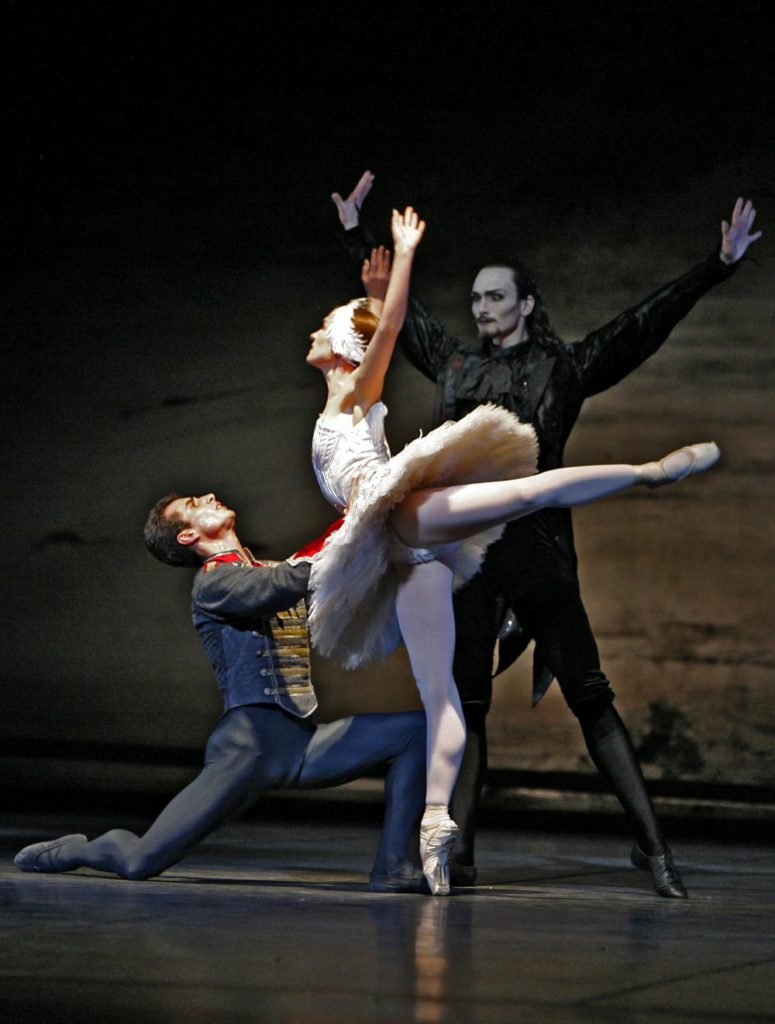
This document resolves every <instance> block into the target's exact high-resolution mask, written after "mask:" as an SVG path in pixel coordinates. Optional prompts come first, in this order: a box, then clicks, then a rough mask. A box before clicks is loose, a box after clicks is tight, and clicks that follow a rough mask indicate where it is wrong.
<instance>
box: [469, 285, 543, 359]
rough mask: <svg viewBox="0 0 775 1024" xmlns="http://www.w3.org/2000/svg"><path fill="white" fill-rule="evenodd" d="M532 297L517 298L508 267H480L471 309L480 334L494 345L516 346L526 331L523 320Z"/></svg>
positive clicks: (527, 314) (524, 320) (472, 292)
mask: <svg viewBox="0 0 775 1024" xmlns="http://www.w3.org/2000/svg"><path fill="white" fill-rule="evenodd" d="M532 309H533V296H532V295H528V296H526V297H525V298H524V299H520V297H519V295H518V294H517V285H516V282H515V281H514V275H513V273H512V271H511V270H510V269H509V268H508V267H482V269H481V270H480V271H479V273H478V274H477V275H476V279H475V280H474V285H473V288H472V289H471V312H472V313H473V317H474V320H475V321H476V329H477V331H478V332H479V337H480V338H481V339H482V340H484V339H488V340H490V341H493V342H494V343H495V344H496V345H503V346H504V347H508V346H509V345H515V344H517V343H518V342H520V341H523V340H524V338H525V336H526V334H525V332H526V319H527V317H528V316H529V315H530V313H531V312H532Z"/></svg>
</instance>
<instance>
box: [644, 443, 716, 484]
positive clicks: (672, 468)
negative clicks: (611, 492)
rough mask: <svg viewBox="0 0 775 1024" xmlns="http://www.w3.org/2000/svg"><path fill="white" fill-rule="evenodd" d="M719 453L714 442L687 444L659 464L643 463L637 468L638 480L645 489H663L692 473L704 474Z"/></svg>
mask: <svg viewBox="0 0 775 1024" xmlns="http://www.w3.org/2000/svg"><path fill="white" fill-rule="evenodd" d="M720 455H721V451H720V449H719V446H718V445H717V444H716V442H715V441H703V442H702V443H700V444H687V445H685V446H684V447H683V448H676V450H675V451H674V452H670V454H669V455H665V457H664V458H663V459H660V460H659V462H644V463H643V465H642V466H638V480H637V482H638V483H640V484H645V485H646V486H647V487H664V486H665V484H673V483H676V482H677V481H678V480H683V479H684V477H687V476H691V475H692V473H704V472H705V470H706V469H710V467H711V466H713V465H715V463H716V462H718V459H719V456H720Z"/></svg>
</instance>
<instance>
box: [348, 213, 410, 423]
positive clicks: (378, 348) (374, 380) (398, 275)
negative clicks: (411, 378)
mask: <svg viewBox="0 0 775 1024" xmlns="http://www.w3.org/2000/svg"><path fill="white" fill-rule="evenodd" d="M390 230H391V232H392V235H393V266H392V269H391V270H390V281H389V283H388V286H387V293H386V295H385V304H384V306H383V308H382V316H381V317H380V321H379V327H378V328H377V330H376V331H375V332H374V337H373V338H372V339H371V341H370V342H369V346H368V348H367V349H366V352H365V354H364V356H363V361H362V362H361V365H360V366H359V367H358V368H357V370H356V371H355V372H354V373H353V386H354V389H355V394H356V398H355V402H354V410H353V414H354V416H355V418H356V420H358V419H360V418H361V417H362V416H365V415H366V413H367V412H368V411H369V409H370V408H371V406H372V405H373V404H374V403H375V402H378V401H379V400H380V398H381V397H382V388H383V386H384V383H385V374H386V373H387V371H388V367H389V366H390V360H391V358H392V356H393V350H394V348H395V345H396V339H397V338H398V335H399V334H400V332H401V328H402V327H403V326H404V318H405V317H406V307H407V303H408V301H409V279H410V277H411V273H412V261H413V260H414V254H415V252H416V251H417V247H418V245H419V244H420V241H421V240H422V236H423V234H424V233H425V221H424V220H421V219H420V217H419V216H418V214H417V211H416V210H415V209H414V208H413V207H411V206H407V208H406V209H405V210H404V212H403V213H399V212H398V210H393V216H392V218H391V221H390Z"/></svg>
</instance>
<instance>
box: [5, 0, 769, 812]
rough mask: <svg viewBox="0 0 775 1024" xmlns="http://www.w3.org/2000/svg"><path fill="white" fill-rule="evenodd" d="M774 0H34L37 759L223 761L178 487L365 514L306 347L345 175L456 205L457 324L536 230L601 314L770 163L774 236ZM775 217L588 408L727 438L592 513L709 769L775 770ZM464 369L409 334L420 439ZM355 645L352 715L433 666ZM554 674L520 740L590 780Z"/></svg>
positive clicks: (578, 322)
mask: <svg viewBox="0 0 775 1024" xmlns="http://www.w3.org/2000/svg"><path fill="white" fill-rule="evenodd" d="M766 10H767V5H765V4H764V3H752V2H738V3H736V4H734V5H730V4H723V3H716V2H702V3H698V2H687V3H681V4H670V3H657V2H653V0H647V2H642V3H639V4H637V5H631V4H626V3H621V2H619V3H616V2H610V3H606V2H601V3H590V2H586V3H585V2H581V3H559V2H556V0H555V2H551V0H550V2H546V3H543V4H540V5H538V4H531V5H528V4H525V3H522V2H517V3H511V4H505V3H502V4H499V3H480V4H477V5H473V4H472V5H463V4H448V5H443V6H439V7H437V8H436V9H435V10H434V11H433V13H425V12H424V11H423V9H422V7H421V6H419V5H414V6H413V7H411V8H404V7H402V6H395V5H394V6H380V5H374V6H369V5H365V4H348V3H330V4H328V5H326V6H325V8H322V7H320V8H318V7H316V8H312V7H307V6H305V5H302V6H297V5H288V6H286V7H285V8H284V9H283V8H280V7H279V6H278V7H277V8H275V7H272V8H268V7H261V8H259V7H256V6H254V5H252V4H239V3H226V4H219V5H217V7H216V6H215V5H209V6H201V7H200V6H196V5H188V4H186V5H184V4H179V5H178V4H169V3H167V4H165V3H161V4H150V3H129V4H126V5H123V6H122V7H121V9H120V10H115V9H108V8H107V7H106V6H105V5H103V4H98V3H80V4H77V5H67V6H66V7H64V8H62V9H60V10H55V11H52V10H49V9H48V8H47V7H46V8H45V9H44V7H43V5H36V4H20V3H7V4H6V5H5V20H6V31H5V32H4V36H5V48H6V61H5V89H4V95H5V98H6V107H7V113H6V122H5V130H4V136H5V147H4V148H5V154H6V164H7V165H8V170H9V171H10V177H9V184H8V185H7V186H6V191H5V195H4V203H3V213H2V219H3V227H4V233H5V237H6V242H5V246H4V247H5V253H6V256H7V273H8V279H9V283H10V289H9V293H8V294H9V298H8V300H7V302H6V311H5V312H6V317H7V328H6V330H5V331H4V334H5V336H6V343H7V346H8V348H7V354H6V357H5V361H4V368H5V387H4V402H3V407H4V418H5V430H4V433H5V439H6V451H5V458H4V470H3V474H2V505H3V509H4V512H5V523H6V526H5V529H6V551H5V558H4V572H3V579H2V582H3V588H4V601H3V606H4V608H5V610H6V629H5V642H4V644H3V650H2V668H1V670H2V679H3V690H4V695H3V708H4V710H3V713H2V721H1V722H0V736H2V738H3V739H4V741H5V748H4V749H5V755H6V756H5V760H4V762H3V763H4V765H5V768H6V771H5V775H4V778H5V784H6V786H8V787H10V788H11V789H14V788H18V787H20V786H22V787H28V786H32V787H33V788H38V789H42V788H44V787H54V788H55V787H57V786H61V785H70V780H72V784H73V785H77V786H80V787H84V786H91V785H94V786H96V787H97V788H99V789H102V790H104V791H107V792H109V791H111V790H117V789H130V790H133V791H134V790H138V789H139V790H141V791H149V790H153V789H154V788H157V789H158V788H159V785H161V786H162V788H163V789H164V790H165V792H166V791H167V783H159V779H160V775H159V766H160V765H162V764H171V765H173V766H174V765H181V766H183V767H184V770H186V771H187V770H191V769H192V768H193V765H194V764H195V763H196V761H197V758H198V753H196V752H197V751H198V750H199V749H200V748H201V744H202V741H203V739H204V737H205V736H206V735H207V733H208V732H209V730H210V728H211V727H212V724H213V721H214V720H215V718H216V716H217V714H218V707H217V702H216V695H215V688H214V687H213V686H212V682H211V679H210V673H209V668H208V666H207V664H206V663H205V660H204V657H203V655H202V654H201V652H200V651H199V649H198V647H197V641H196V638H195V637H194V635H193V633H192V631H191V629H190V625H189V620H188V608H187V593H186V592H187V588H188V578H187V575H186V574H185V573H179V574H176V573H172V572H169V571H167V570H164V569H162V568H161V567H159V566H157V565H156V564H155V563H153V562H152V561H151V560H150V558H149V557H148V556H147V555H146V553H145V551H144V549H143V547H142V543H141V539H140V529H141V524H142V521H143V518H144V514H145V511H146V509H147V507H148V506H149V505H150V504H151V503H152V501H153V500H155V499H156V497H158V496H159V495H160V494H162V493H165V492H166V491H168V490H169V489H170V488H171V487H176V488H178V489H181V490H183V491H184V492H185V491H187V490H189V489H190V490H197V491H199V490H205V489H206V490H210V489H214V490H215V491H216V492H217V493H222V494H223V495H224V497H225V498H226V499H227V500H228V501H229V502H230V503H233V504H235V505H236V506H237V508H239V509H244V513H243V515H242V517H241V519H240V523H241V533H242V534H244V536H246V537H247V538H249V539H251V540H252V541H253V542H254V545H255V547H256V549H257V550H258V551H262V552H270V551H271V552H272V553H275V554H279V555H282V554H284V553H286V552H288V551H290V550H292V549H294V548H295V547H297V546H298V545H299V544H301V543H302V542H304V541H305V540H306V539H308V538H309V537H310V536H311V535H312V534H313V533H314V532H316V531H318V530H319V529H321V528H322V527H323V526H325V525H326V523H327V522H329V521H330V519H331V518H332V516H331V513H330V510H329V509H328V508H327V507H326V505H325V503H324V502H323V500H322V498H321V497H320V496H319V494H318V493H317V489H316V486H315V483H314V479H313V478H312V474H311V473H310V471H309V467H308V463H307V459H308V455H307V450H308V444H309V436H310V433H311V429H312V424H313V422H314V417H315V415H316V413H317V411H318V409H319V405H320V398H321V392H320V388H319V382H318V381H317V379H315V376H314V374H313V373H312V372H311V371H309V370H308V369H307V368H306V367H305V365H304V363H303V354H304V352H305V351H306V344H307V335H308V333H309V331H310V329H312V328H313V327H315V326H316V324H317V323H318V322H319V319H320V317H321V316H322V314H323V313H324V312H325V311H326V310H327V309H328V308H329V307H330V306H331V305H333V304H334V303H335V302H337V301H339V300H342V299H346V298H348V297H349V296H350V293H351V292H352V291H353V290H354V288H355V281H354V277H353V274H352V272H351V271H350V270H349V268H348V267H347V266H346V265H345V261H344V259H343V257H342V256H341V253H340V249H339V243H338V240H337V221H336V216H335V212H334V210H333V206H332V205H331V203H330V200H329V193H330V192H331V191H332V190H334V189H338V190H340V191H342V192H346V191H347V190H348V189H349V187H350V186H351V184H353V183H354V182H355V180H356V179H357V177H358V175H359V174H360V173H361V171H362V170H363V169H364V168H365V167H370V168H372V169H373V170H374V171H375V172H376V173H377V185H376V187H375V190H374V194H373V197H371V198H370V199H369V202H368V207H367V215H368V220H369V222H370V223H371V224H373V225H375V226H376V227H377V229H378V230H383V233H384V229H385V228H386V226H387V218H388V215H389V210H390V207H391V206H393V205H396V206H399V205H402V204H404V203H407V202H411V203H413V204H414V205H416V206H417V207H418V208H419V209H420V210H421V211H422V213H423V215H424V216H426V217H427V219H428V222H429V230H428V233H427V238H426V240H425V241H424V243H423V248H422V252H421V255H420V258H419V260H418V268H417V277H416V284H417V289H418V290H419V291H420V292H421V293H422V294H423V295H424V296H426V297H427V299H428V301H429V303H430V304H431V306H432V308H435V309H437V310H438V312H439V314H440V315H441V317H442V319H444V320H445V321H446V322H447V323H449V324H451V325H452V326H453V327H455V328H456V329H458V330H460V331H468V330H469V328H468V322H467V316H468V314H467V309H466V298H467V289H468V287H469V280H470V279H471V275H472V273H473V271H475V269H476V268H477V265H478V264H479V263H480V262H481V260H482V259H483V258H484V257H486V256H487V255H488V254H489V253H499V252H504V251H506V252H510V251H515V252H517V253H518V254H520V255H521V256H522V258H524V259H525V260H526V261H527V262H529V263H531V264H533V265H534V266H535V268H536V270H537V272H538V275H539V281H541V282H543V291H544V293H545V298H546V300H547V304H548V306H549V308H550V310H551V311H553V313H554V318H555V321H556V323H557V325H558V327H559V328H560V330H561V333H563V334H564V335H565V336H567V337H568V338H569V339H572V338H577V337H579V336H580V335H581V334H582V333H583V331H584V330H586V329H589V328H591V327H593V326H595V325H597V324H599V323H601V322H603V321H604V320H605V319H606V318H608V317H610V316H613V315H614V314H615V313H617V312H618V311H619V310H620V309H622V308H624V307H625V306H626V305H627V304H628V303H630V302H632V301H634V300H636V299H638V298H640V297H641V296H643V295H645V294H647V293H648V291H649V290H650V289H652V288H653V287H655V286H657V285H658V284H660V283H662V282H663V281H665V280H667V279H669V278H670V277H671V276H673V275H675V274H677V273H679V272H681V270H682V269H684V268H685V267H687V266H689V265H690V264H691V263H692V262H694V261H696V260H697V259H701V258H703V257H704V256H705V255H706V254H707V252H709V251H710V249H711V247H712V246H713V245H714V244H715V243H716V239H717V236H718V223H719V221H720V219H721V217H722V216H725V217H728V216H729V211H730V210H731V206H732V202H733V201H734V198H735V196H736V195H737V194H744V195H751V196H752V197H753V198H754V200H755V202H756V204H757V207H758V208H759V210H760V223H761V226H762V227H764V228H765V229H770V232H771V225H772V223H773V220H774V219H775V218H774V217H773V212H774V211H773V202H772V200H773V194H774V192H773V176H772V167H773V156H775V145H773V142H774V139H773V118H772V109H773V107H772V100H773V95H774V93H775V89H773V73H772V67H773V51H772V43H771V35H770V33H769V32H768V30H767V28H766V21H767V19H766V17H765V11H766ZM770 237H771V235H770V234H766V235H765V238H764V239H763V240H762V241H761V242H760V243H758V245H757V246H756V247H755V250H754V252H753V255H754V257H755V260H752V261H749V265H748V267H747V268H744V270H743V271H742V272H741V273H740V274H739V275H738V276H737V278H736V280H735V281H733V282H731V283H730V284H729V285H727V286H725V288H724V289H723V290H719V291H718V293H714V294H713V295H712V296H711V297H709V298H708V299H707V300H705V302H704V303H703V304H701V307H700V309H698V310H697V311H695V313H694V314H693V318H691V319H690V321H689V322H688V323H689V326H687V327H683V326H682V327H681V328H680V331H679V332H677V338H678V341H677V342H676V344H675V345H674V346H670V345H668V346H667V348H666V349H665V351H664V352H663V353H660V355H659V356H658V357H657V358H656V359H655V360H654V361H653V362H652V363H651V364H649V366H648V367H646V368H644V369H643V370H642V371H641V374H642V376H640V377H639V378H638V380H634V379H633V381H632V382H627V383H626V384H624V385H622V386H621V389H619V390H618V391H617V392H616V393H611V395H610V396H601V398H599V399H596V400H595V402H594V403H590V408H589V410H588V412H586V413H585V416H584V418H583V419H582V421H581V423H580V425H579V427H578V431H577V434H576V435H575V440H574V443H573V446H572V450H571V453H570V454H571V457H572V459H574V460H576V461H592V460H596V459H613V460H615V461H621V460H622V459H624V458H627V459H628V460H629V459H632V460H636V459H638V458H650V457H655V456H656V455H658V454H661V449H662V448H663V446H666V447H665V448H664V450H665V451H666V450H668V449H669V447H670V446H672V445H673V444H674V443H685V442H687V441H692V440H700V439H703V438H704V437H706V436H708V435H712V436H715V437H717V438H718V440H719V441H720V442H721V443H722V444H723V445H724V447H725V464H724V467H722V468H721V469H720V470H719V471H718V472H717V473H716V474H714V475H713V476H712V477H709V478H708V479H707V480H703V481H697V482H695V483H693V485H692V487H691V488H690V487H687V489H686V491H685V492H681V493H678V492H676V493H675V494H671V495H669V496H668V495H660V496H659V497H655V496H654V497H648V498H643V497H638V498H632V499H631V500H630V499H627V498H624V499H621V500H619V501H617V502H613V503H611V504H610V506H606V507H605V509H603V508H601V509H600V511H599V512H595V513H594V514H588V513H587V514H585V513H582V514H581V515H580V516H579V517H578V532H579V543H580V549H581V554H582V566H583V567H584V573H585V576H584V584H585V589H586V592H587V596H588V602H589V605H590V610H591V612H592V616H593V621H594V622H595V624H596V626H597V629H598V632H599V635H600V638H601V645H602V646H603V652H604V656H605V658H606V664H607V666H608V668H609V670H610V673H611V675H612V677H613V678H614V683H615V687H616V689H617V692H618V693H619V695H620V698H621V701H622V704H623V709H624V711H625V713H626V714H627V715H628V718H629V719H630V721H631V722H632V723H633V727H634V731H635V735H636V737H637V738H638V742H639V743H640V746H641V752H642V753H643V754H644V759H645V760H646V766H647V771H648V772H649V773H650V775H651V777H652V778H653V779H654V780H656V781H657V782H659V781H660V780H661V781H662V782H663V783H665V784H666V785H667V786H668V789H670V792H673V793H675V792H679V791H680V788H681V786H684V787H689V788H688V789H687V792H688V791H689V790H691V787H692V786H693V787H694V789H693V790H691V791H692V792H694V794H695V795H700V796H703V795H704V796H707V797H708V798H709V799H718V798H720V797H721V796H725V797H728V798H732V799H740V800H758V801H761V800H770V799H771V787H772V785H773V774H772V767H771V758H770V746H771V737H772V732H773V729H775V718H773V713H772V710H771V701H769V700H768V698H767V689H766V687H767V681H768V679H769V676H770V669H771V667H772V664H773V646H772V630H771V623H768V619H769V609H770V608H771V603H772V592H771V584H770V582H769V580H770V578H771V570H769V568H768V566H767V559H768V558H769V557H770V555H771V553H772V535H771V530H770V531H769V532H767V531H766V530H765V529H763V527H765V524H766V523H767V517H768V515H769V514H770V511H771V498H772V496H773V474H772V454H771V443H770V439H771V436H772V434H771V426H770V425H771V423H772V409H771V401H768V397H767V395H768V392H767V390H766V389H767V386H768V382H769V381H770V380H771V372H772V355H771V347H770V336H771V323H772V318H773V312H774V311H773V297H772V289H771V286H770V278H771V271H770V268H771V265H772V264H771V257H770V255H769V254H770V246H771V241H770ZM682 342H685V343H686V344H682ZM431 393H432V392H431V388H430V385H429V384H427V382H424V381H422V380H420V379H419V378H418V377H417V375H416V374H415V373H414V372H413V371H412V370H411V369H410V368H409V367H408V365H407V364H406V363H404V362H403V361H402V360H397V364H396V367H395V371H394V374H393V377H392V379H391V384H390V391H389V394H388V402H389V404H390V405H391V420H390V424H391V437H392V438H393V440H394V442H396V443H398V444H400V443H402V442H403V441H405V440H406V439H408V438H409V437H411V436H413V435H414V434H415V433H416V432H417V430H418V429H420V428H427V426H428V424H429V420H430V408H431ZM768 427H770V429H769V431H768ZM612 536H613V537H615V544H614V545H613V547H612V545H611V543H610V538H611V537H612ZM770 564H771V563H770ZM319 673H320V678H321V689H322V691H323V703H324V710H327V711H328V713H330V714H335V713H339V712H340V711H343V710H354V709H356V708H357V707H373V706H393V705H400V704H405V703H411V702H412V701H413V699H414V698H413V696H412V691H411V684H409V683H408V681H407V680H406V679H405V673H404V670H403V668H402V667H401V665H399V664H398V662H397V663H396V664H395V665H394V666H392V667H390V668H389V669H388V670H387V671H383V672H382V673H381V675H380V674H379V673H377V674H376V675H374V674H370V675H368V676H367V677H363V676H359V677H357V678H356V679H355V680H353V679H349V680H344V681H342V680H340V679H339V678H338V676H337V677H336V678H334V675H335V674H334V673H332V672H331V670H330V667H328V666H320V667H319ZM397 675H401V683H400V687H398V689H396V686H397V684H396V683H395V678H396V676H397ZM524 682H525V681H524V678H523V677H519V676H518V675H517V676H514V677H513V678H512V677H510V679H509V680H507V681H506V682H505V683H504V684H503V689H502V690H501V691H499V694H500V695H499V698H498V700H499V704H498V715H497V716H495V717H494V719H493V762H494V765H495V767H496V768H500V769H501V770H502V771H506V772H509V771H511V772H514V771H516V772H523V773H525V772H527V773H536V774H530V775H529V779H530V781H531V782H532V783H533V784H538V782H537V781H536V780H539V781H540V778H539V776H540V773H541V772H543V771H549V772H553V773H555V774H554V775H553V776H552V780H553V781H554V782H556V783H557V784H558V785H561V784H564V783H563V779H565V783H568V780H569V779H572V778H574V777H575V776H576V775H577V774H578V773H579V772H581V773H582V774H583V775H588V774H589V771H590V766H589V764H588V762H587V761H586V760H585V754H584V751H583V748H582V747H581V744H580V739H579V737H578V736H577V735H576V730H575V726H574V725H573V723H572V722H571V721H570V720H569V716H567V714H566V713H565V711H564V709H563V708H562V706H561V704H560V702H559V700H558V698H557V697H556V695H554V696H553V697H550V698H549V699H548V700H547V702H546V704H545V705H544V707H542V709H540V710H539V711H538V712H536V713H534V715H533V716H528V713H527V711H528V702H527V694H526V693H525V687H524ZM396 694H398V696H396ZM563 773H564V774H563ZM522 778H523V780H524V778H527V776H522ZM170 785H171V783H170ZM670 787H672V788H670ZM703 787H705V788H704V789H703ZM708 787H710V788H708ZM713 787H720V788H713ZM736 787H743V788H740V789H738V788H736Z"/></svg>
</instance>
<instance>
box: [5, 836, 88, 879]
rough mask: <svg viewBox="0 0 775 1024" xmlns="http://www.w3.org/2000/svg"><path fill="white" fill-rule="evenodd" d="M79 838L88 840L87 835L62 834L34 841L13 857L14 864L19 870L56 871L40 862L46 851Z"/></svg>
mask: <svg viewBox="0 0 775 1024" xmlns="http://www.w3.org/2000/svg"><path fill="white" fill-rule="evenodd" d="M77 839H82V840H83V841H84V842H85V843H86V842H88V840H87V838H86V836H82V835H80V834H76V835H71V836H61V837H60V838H59V839H49V840H48V842H45V843H33V844H32V845H31V846H25V847H24V849H23V850H19V852H18V853H17V854H16V856H15V857H14V859H13V862H14V864H15V865H16V867H17V868H18V869H19V871H46V872H49V871H55V870H56V868H48V867H45V866H44V865H41V864H39V863H38V861H39V859H40V857H41V856H42V855H43V854H44V853H49V852H50V851H51V850H56V849H58V848H59V847H60V846H64V845H65V843H73V842H75V841H76V840H77Z"/></svg>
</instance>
